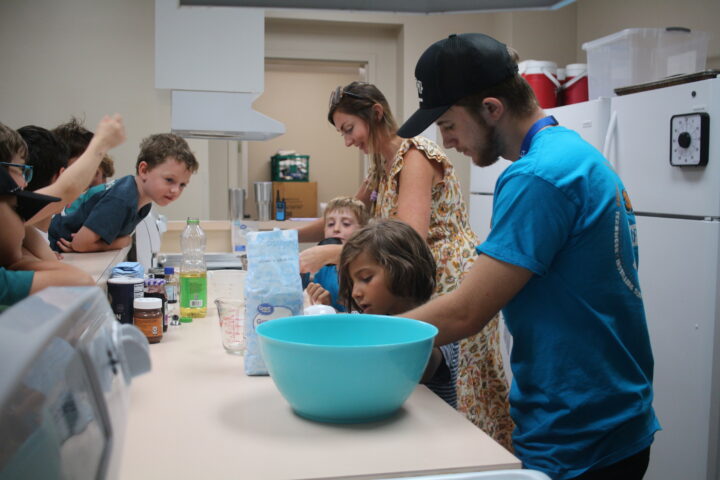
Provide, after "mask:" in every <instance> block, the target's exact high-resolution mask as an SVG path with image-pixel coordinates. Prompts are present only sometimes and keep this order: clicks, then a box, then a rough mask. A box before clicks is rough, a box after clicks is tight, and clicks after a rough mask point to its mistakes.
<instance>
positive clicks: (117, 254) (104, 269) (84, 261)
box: [62, 246, 130, 288]
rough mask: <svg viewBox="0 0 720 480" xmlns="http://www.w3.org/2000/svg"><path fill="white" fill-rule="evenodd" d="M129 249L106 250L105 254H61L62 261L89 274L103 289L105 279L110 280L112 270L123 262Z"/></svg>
mask: <svg viewBox="0 0 720 480" xmlns="http://www.w3.org/2000/svg"><path fill="white" fill-rule="evenodd" d="M129 250H130V247H129V246H128V247H125V248H121V249H120V250H108V251H106V252H92V253H63V259H62V261H63V262H64V263H67V264H70V265H72V266H74V267H77V268H79V269H80V270H84V271H86V272H87V273H89V274H90V275H91V276H92V277H93V278H94V279H95V283H96V284H97V285H98V286H100V287H103V288H105V283H106V282H107V279H108V278H110V273H111V272H112V268H113V267H114V266H115V265H117V264H118V263H120V262H124V261H125V257H126V256H127V253H128V251H129Z"/></svg>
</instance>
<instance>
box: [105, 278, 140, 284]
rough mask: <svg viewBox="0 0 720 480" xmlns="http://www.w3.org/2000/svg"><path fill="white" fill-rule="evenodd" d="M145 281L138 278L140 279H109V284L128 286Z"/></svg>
mask: <svg viewBox="0 0 720 480" xmlns="http://www.w3.org/2000/svg"><path fill="white" fill-rule="evenodd" d="M143 281H144V280H143V279H142V278H138V277H111V278H108V281H107V283H122V284H127V283H143Z"/></svg>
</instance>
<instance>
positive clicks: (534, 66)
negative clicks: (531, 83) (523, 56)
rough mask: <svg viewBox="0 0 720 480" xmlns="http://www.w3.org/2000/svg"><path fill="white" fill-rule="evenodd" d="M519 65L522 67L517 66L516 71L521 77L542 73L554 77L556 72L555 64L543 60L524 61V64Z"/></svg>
mask: <svg viewBox="0 0 720 480" xmlns="http://www.w3.org/2000/svg"><path fill="white" fill-rule="evenodd" d="M520 64H522V66H521V65H518V70H519V71H520V74H521V75H524V74H536V73H543V72H548V73H551V74H553V75H555V72H556V71H557V63H555V62H549V61H545V60H525V61H524V62H520Z"/></svg>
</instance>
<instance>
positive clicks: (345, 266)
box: [338, 219, 437, 311]
mask: <svg viewBox="0 0 720 480" xmlns="http://www.w3.org/2000/svg"><path fill="white" fill-rule="evenodd" d="M363 252H365V253H367V254H368V255H369V256H370V257H371V258H372V259H373V260H374V261H375V262H377V263H378V264H379V265H380V266H382V268H384V269H385V278H386V280H387V282H388V285H387V288H388V290H389V291H390V293H392V294H393V295H397V296H398V297H402V298H410V299H412V300H413V301H414V302H415V303H416V304H417V305H420V304H423V303H425V302H426V301H428V300H429V299H430V297H431V296H432V294H433V292H435V275H436V272H437V268H436V266H435V259H434V258H433V255H432V252H431V251H430V247H428V245H427V243H425V240H423V239H422V238H421V237H420V235H419V234H418V233H417V232H416V231H415V229H413V228H412V227H411V226H410V225H408V224H407V223H404V222H401V221H400V220H394V219H373V220H370V223H369V224H368V225H367V226H365V227H363V228H361V229H360V230H358V231H357V232H355V233H354V234H353V235H352V236H351V237H350V238H349V239H348V240H347V241H346V242H345V245H343V248H342V253H341V254H340V263H339V264H338V274H339V276H340V286H339V292H338V293H339V298H340V301H341V302H342V303H343V305H344V306H345V307H346V309H347V311H351V310H357V309H358V306H357V305H356V304H355V301H354V300H353V298H352V289H353V282H352V279H351V278H350V271H349V269H350V263H352V262H353V261H354V260H355V259H356V258H357V257H358V256H359V255H360V254H361V253H363Z"/></svg>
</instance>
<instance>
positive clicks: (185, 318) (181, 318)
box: [180, 317, 193, 323]
mask: <svg viewBox="0 0 720 480" xmlns="http://www.w3.org/2000/svg"><path fill="white" fill-rule="evenodd" d="M192 320H193V319H192V317H180V321H181V322H182V323H190V322H192Z"/></svg>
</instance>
